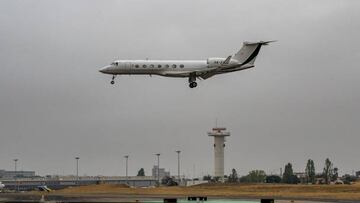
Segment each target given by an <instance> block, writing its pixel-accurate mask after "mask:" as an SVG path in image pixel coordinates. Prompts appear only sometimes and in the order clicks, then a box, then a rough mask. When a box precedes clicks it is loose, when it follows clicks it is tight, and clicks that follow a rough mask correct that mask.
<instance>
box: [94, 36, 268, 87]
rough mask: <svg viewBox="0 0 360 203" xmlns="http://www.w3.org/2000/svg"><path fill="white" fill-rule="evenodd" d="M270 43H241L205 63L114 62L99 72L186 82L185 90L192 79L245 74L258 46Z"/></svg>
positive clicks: (252, 63)
mask: <svg viewBox="0 0 360 203" xmlns="http://www.w3.org/2000/svg"><path fill="white" fill-rule="evenodd" d="M270 42H273V41H259V42H244V44H243V46H242V48H241V49H240V50H239V51H238V52H237V53H236V54H234V55H230V56H228V57H227V58H208V59H207V60H118V61H114V62H112V63H111V65H108V66H105V67H103V68H101V69H100V70H99V71H100V72H102V73H105V74H110V75H113V77H112V80H111V84H114V83H115V82H114V80H115V77H116V75H161V76H166V77H182V78H185V77H186V78H189V87H190V88H194V87H196V86H197V83H196V78H199V79H204V80H205V79H208V78H210V77H212V76H214V75H217V74H223V73H229V72H234V71H240V70H245V69H248V68H252V67H254V62H255V59H256V56H257V55H258V53H259V51H260V49H261V46H262V45H268V44H269V43H270Z"/></svg>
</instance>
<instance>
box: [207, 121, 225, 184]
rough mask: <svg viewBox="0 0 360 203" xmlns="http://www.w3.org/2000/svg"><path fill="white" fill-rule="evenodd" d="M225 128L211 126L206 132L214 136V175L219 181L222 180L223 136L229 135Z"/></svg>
mask: <svg viewBox="0 0 360 203" xmlns="http://www.w3.org/2000/svg"><path fill="white" fill-rule="evenodd" d="M225 130H226V128H213V129H212V131H211V132H208V135H209V136H212V137H214V155H215V157H214V164H215V174H214V176H215V177H219V178H220V181H222V182H223V181H224V148H225V137H226V136H230V132H226V131H225Z"/></svg>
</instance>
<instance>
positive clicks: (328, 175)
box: [323, 158, 333, 184]
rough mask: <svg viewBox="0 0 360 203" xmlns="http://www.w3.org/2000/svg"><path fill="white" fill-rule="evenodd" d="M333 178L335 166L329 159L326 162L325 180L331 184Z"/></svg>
mask: <svg viewBox="0 0 360 203" xmlns="http://www.w3.org/2000/svg"><path fill="white" fill-rule="evenodd" d="M332 176H333V164H332V163H331V161H330V159H329V158H327V159H326V160H325V166H324V170H323V177H324V179H325V183H326V184H330V181H331V177H332Z"/></svg>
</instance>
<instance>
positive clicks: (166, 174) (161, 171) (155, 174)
mask: <svg viewBox="0 0 360 203" xmlns="http://www.w3.org/2000/svg"><path fill="white" fill-rule="evenodd" d="M152 176H153V177H156V178H157V177H158V166H154V167H153V168H152ZM159 176H160V179H162V178H164V177H170V172H169V171H165V169H164V168H159Z"/></svg>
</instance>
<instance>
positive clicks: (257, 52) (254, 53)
mask: <svg viewBox="0 0 360 203" xmlns="http://www.w3.org/2000/svg"><path fill="white" fill-rule="evenodd" d="M261 45H262V44H258V46H257V47H256V49H255V51H254V52H253V53H252V54H251V55H250V56H249V58H248V59H246V60H245V61H244V63H242V64H241V65H244V64H247V63H249V62H250V61H251V60H253V59H254V58H255V57H256V56H257V55H258V54H259V51H260V48H261Z"/></svg>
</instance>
